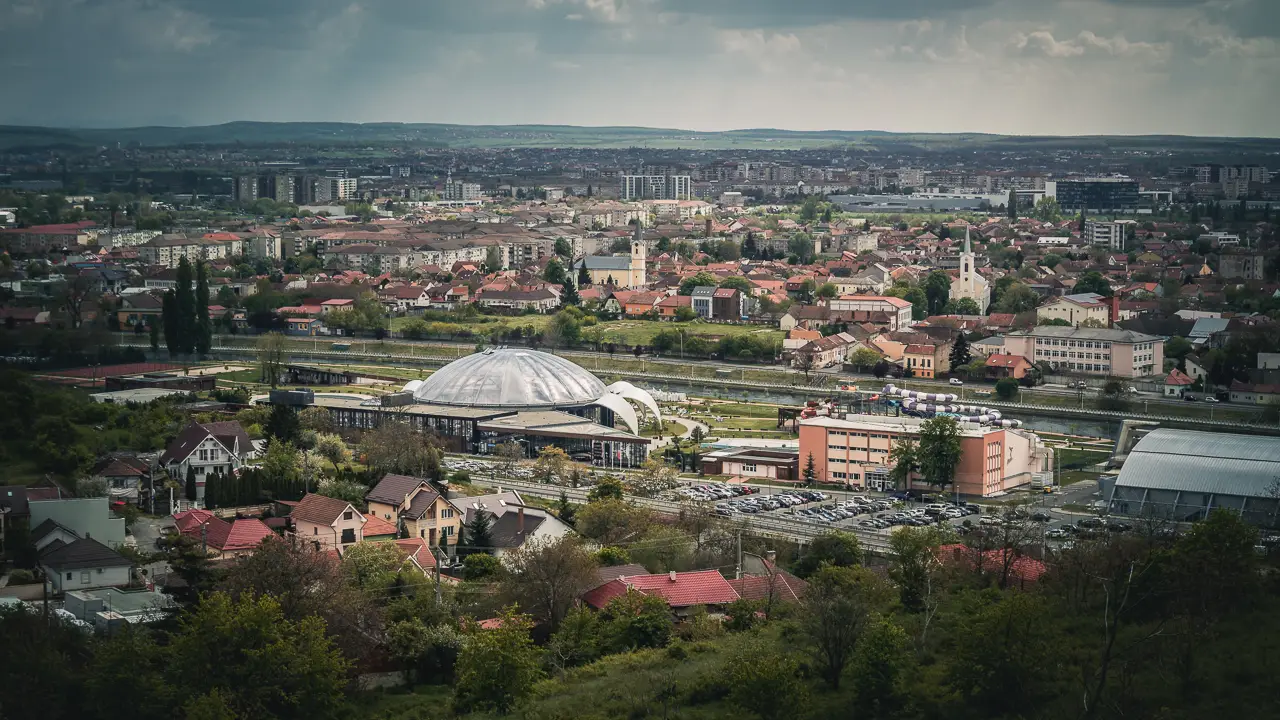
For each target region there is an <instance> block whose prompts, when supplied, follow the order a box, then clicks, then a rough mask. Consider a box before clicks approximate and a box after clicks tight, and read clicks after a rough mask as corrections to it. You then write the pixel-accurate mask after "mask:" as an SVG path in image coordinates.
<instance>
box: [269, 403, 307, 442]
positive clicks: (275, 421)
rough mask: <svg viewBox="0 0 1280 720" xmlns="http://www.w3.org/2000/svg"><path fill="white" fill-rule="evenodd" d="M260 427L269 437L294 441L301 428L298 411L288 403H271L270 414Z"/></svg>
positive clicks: (283, 440)
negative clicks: (264, 424)
mask: <svg viewBox="0 0 1280 720" xmlns="http://www.w3.org/2000/svg"><path fill="white" fill-rule="evenodd" d="M262 429H263V432H265V433H266V435H267V437H269V438H275V439H277V440H280V441H282V442H295V441H296V440H297V439H298V432H299V430H300V429H301V425H300V423H299V422H298V411H297V410H296V409H294V408H292V407H290V406H288V405H272V406H271V415H270V416H269V417H268V418H267V424H266V426H265V427H263V428H262Z"/></svg>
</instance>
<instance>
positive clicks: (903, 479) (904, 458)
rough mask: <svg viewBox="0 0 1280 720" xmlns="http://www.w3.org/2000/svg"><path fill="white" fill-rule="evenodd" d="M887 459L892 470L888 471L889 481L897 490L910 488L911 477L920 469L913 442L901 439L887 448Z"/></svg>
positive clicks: (918, 454)
mask: <svg viewBox="0 0 1280 720" xmlns="http://www.w3.org/2000/svg"><path fill="white" fill-rule="evenodd" d="M889 459H890V460H892V461H893V468H891V469H890V470H889V479H890V480H892V481H893V486H894V487H895V488H897V489H899V490H906V489H907V488H909V487H911V477H912V475H913V474H915V473H916V472H917V471H918V470H919V469H920V453H919V448H918V447H917V445H916V443H915V441H914V440H912V439H911V438H909V437H905V436H904V437H901V438H899V439H898V440H897V441H895V442H894V443H893V447H891V448H889Z"/></svg>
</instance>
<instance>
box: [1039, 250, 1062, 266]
mask: <svg viewBox="0 0 1280 720" xmlns="http://www.w3.org/2000/svg"><path fill="white" fill-rule="evenodd" d="M1040 264H1041V265H1043V266H1045V267H1047V268H1050V269H1053V268H1056V267H1058V266H1059V265H1061V264H1062V256H1061V255H1058V254H1057V253H1049V254H1048V255H1045V256H1044V257H1043V258H1040Z"/></svg>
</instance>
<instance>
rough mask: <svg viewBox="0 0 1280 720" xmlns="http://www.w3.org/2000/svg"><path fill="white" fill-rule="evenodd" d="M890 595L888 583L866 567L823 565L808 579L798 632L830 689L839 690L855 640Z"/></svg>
mask: <svg viewBox="0 0 1280 720" xmlns="http://www.w3.org/2000/svg"><path fill="white" fill-rule="evenodd" d="M891 598H892V590H891V589H890V588H889V586H888V585H887V584H886V583H885V582H884V581H883V580H881V579H880V578H879V576H877V575H876V574H875V573H873V572H871V571H870V570H867V569H866V568H861V567H833V566H826V567H822V568H821V569H819V570H818V572H817V573H815V574H814V575H812V576H811V577H810V578H809V586H808V587H807V588H806V589H805V594H804V598H803V600H802V601H801V609H802V612H801V618H800V624H799V625H800V631H801V633H802V635H803V636H804V638H805V639H806V640H807V644H808V648H809V652H810V654H811V656H812V657H813V660H814V662H815V663H816V664H817V670H818V673H819V675H821V677H822V679H823V680H824V681H826V683H827V685H829V686H830V687H831V688H832V689H839V687H840V680H841V677H842V676H843V675H844V670H845V667H846V666H847V665H848V664H849V661H850V660H851V659H852V658H853V657H854V653H855V652H856V651H857V649H858V642H859V641H860V640H861V639H862V636H863V634H864V633H865V632H866V630H867V628H868V626H870V625H871V624H872V622H873V620H874V618H875V614H876V613H877V612H879V611H880V610H881V609H882V608H884V607H885V606H886V605H887V604H888V603H889V601H890V600H891Z"/></svg>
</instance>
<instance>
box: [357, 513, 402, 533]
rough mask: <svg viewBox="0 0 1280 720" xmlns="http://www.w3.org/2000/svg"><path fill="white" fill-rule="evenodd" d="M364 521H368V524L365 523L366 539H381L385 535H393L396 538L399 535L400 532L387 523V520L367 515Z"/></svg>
mask: <svg viewBox="0 0 1280 720" xmlns="http://www.w3.org/2000/svg"><path fill="white" fill-rule="evenodd" d="M364 519H365V520H368V522H367V523H365V525H364V536H365V537H381V536H383V535H391V536H393V537H394V536H395V535H397V534H398V533H399V531H398V530H396V526H395V525H392V524H391V523H389V522H387V521H386V520H383V519H382V518H380V517H378V516H377V515H370V514H368V513H365V514H364Z"/></svg>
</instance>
